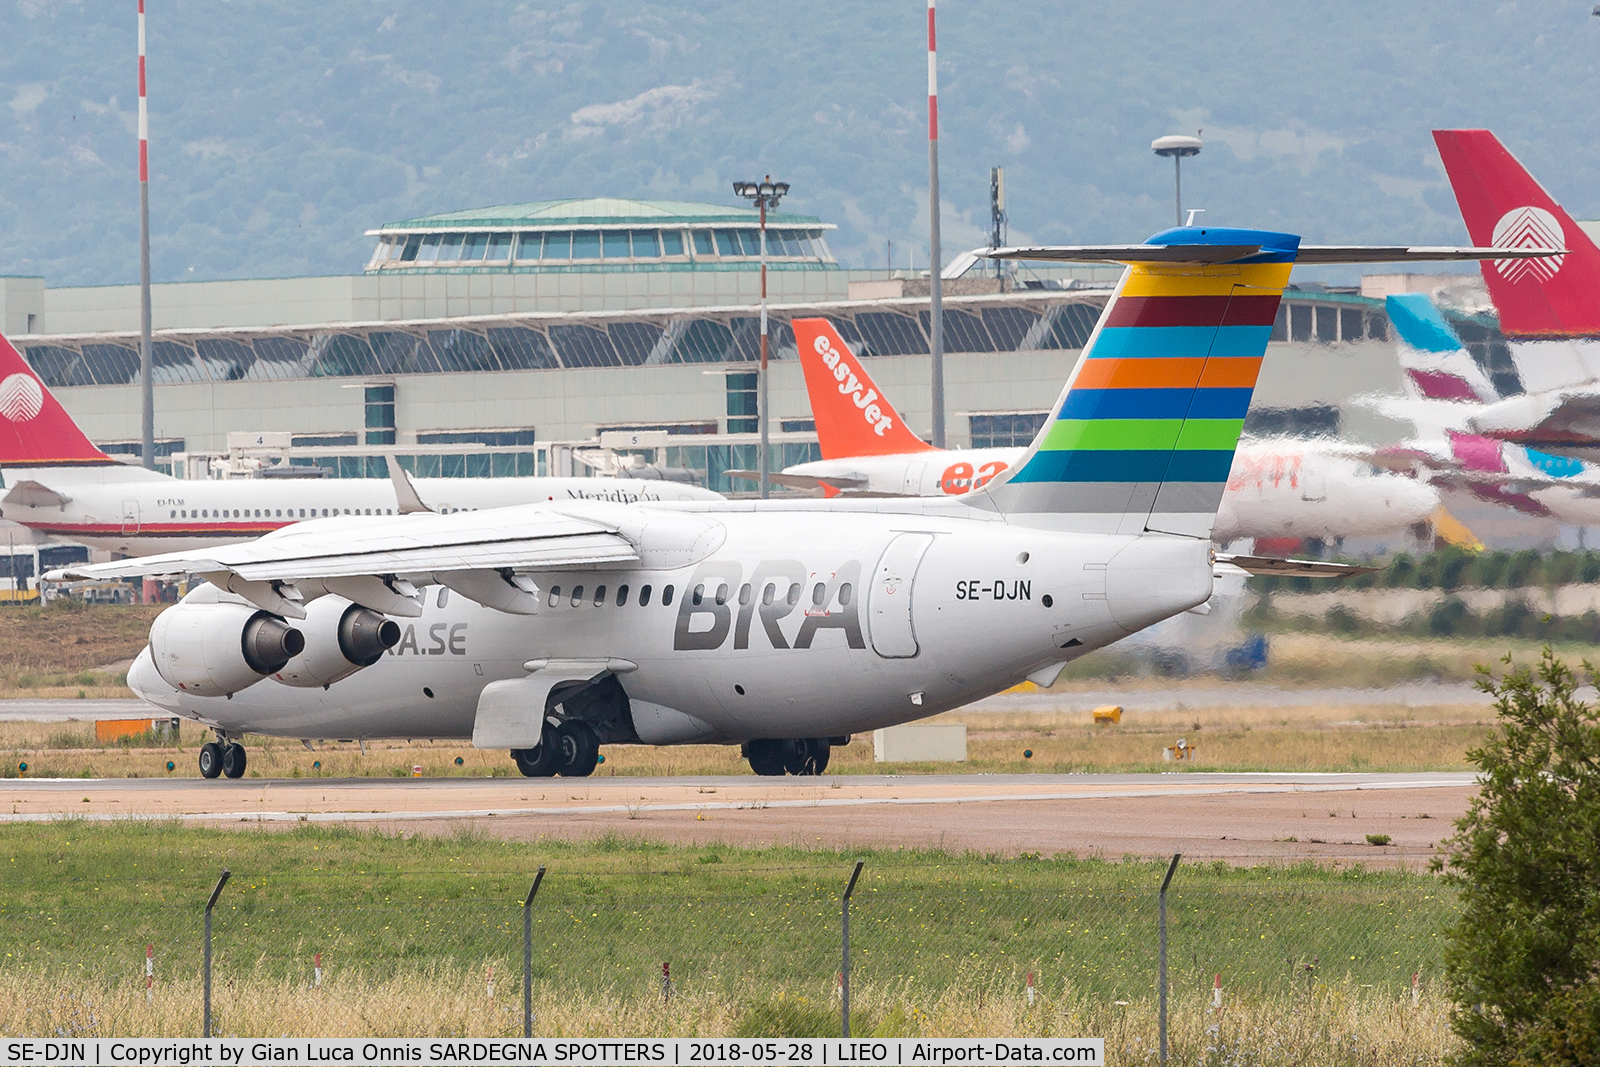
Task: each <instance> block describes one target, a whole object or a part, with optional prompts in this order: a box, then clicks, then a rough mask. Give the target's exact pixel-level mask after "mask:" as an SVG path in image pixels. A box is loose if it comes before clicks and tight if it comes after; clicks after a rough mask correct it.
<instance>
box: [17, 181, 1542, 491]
mask: <svg viewBox="0 0 1600 1067" xmlns="http://www.w3.org/2000/svg"><path fill="white" fill-rule="evenodd" d="M830 229H832V227H831V226H830V225H828V224H827V223H825V222H823V221H822V220H820V219H818V218H815V217H812V216H804V215H794V214H789V213H784V212H777V213H772V214H770V215H769V217H768V228H767V260H768V264H769V267H768V271H769V273H768V279H769V294H770V300H771V342H772V349H771V351H772V355H773V358H774V360H775V362H774V365H773V376H772V383H771V401H772V422H771V431H772V434H773V440H774V442H775V443H776V444H777V445H778V446H779V447H777V448H775V450H774V452H775V454H774V456H773V460H774V466H775V467H776V466H780V465H784V464H789V463H795V462H800V461H803V460H805V459H808V458H815V457H816V455H817V453H816V450H815V434H814V432H813V429H812V424H811V412H810V407H809V403H808V401H807V398H806V392H805V387H804V383H803V381H802V378H801V374H800V369H799V365H798V363H797V362H796V360H795V358H794V355H795V353H794V341H793V334H792V331H791V330H790V328H789V326H788V323H789V321H790V320H791V319H792V318H795V317H798V316H826V317H828V318H829V319H831V320H832V321H833V322H834V323H835V325H836V326H837V327H838V328H839V330H840V332H841V334H842V335H843V336H844V337H845V339H846V340H847V341H849V342H850V343H851V344H852V345H853V346H855V347H857V349H858V351H859V352H860V353H861V354H862V355H863V356H864V357H868V358H870V359H871V360H872V363H871V369H872V373H873V376H874V377H875V378H876V379H877V381H878V383H879V384H880V386H881V387H882V388H883V389H884V391H885V392H886V393H887V394H888V396H889V397H890V398H891V400H892V401H893V402H894V403H895V404H896V405H897V406H898V407H899V408H900V409H901V411H902V413H903V415H904V417H905V418H906V420H907V422H908V424H909V425H910V426H911V427H912V428H913V429H919V428H920V429H922V430H926V428H927V427H928V426H929V425H930V424H931V409H930V407H929V361H928V358H927V356H928V351H929V342H928V327H929V324H930V315H929V301H928V297H927V289H928V281H927V279H926V278H925V277H922V276H921V275H920V274H918V273H917V272H910V271H901V272H891V271H887V270H878V271H862V270H846V269H844V268H842V267H841V266H840V265H839V264H838V263H837V261H836V260H835V259H834V258H833V255H832V253H831V251H830V250H829V248H828V244H827V240H826V233H827V231H828V230H830ZM758 234H759V231H758V224H757V214H756V212H755V211H754V210H753V209H749V208H741V207H724V206H722V205H716V204H693V203H681V202H670V201H646V200H620V199H598V198H597V199H586V200H567V201H551V202H541V203H532V204H518V205H510V206H505V207H491V208H483V209H477V210H472V211H460V212H451V213H446V214H441V215H433V216H427V217H424V218H419V219H411V220H406V221H403V222H397V223H390V224H387V225H384V226H380V227H377V228H375V229H373V230H371V231H369V235H370V236H372V237H373V238H374V248H373V253H372V256H371V258H370V260H369V261H368V263H367V265H366V268H365V270H364V271H363V272H362V273H360V274H353V275H349V276H335V277H324V278H288V279H268V280H259V281H225V282H189V283H177V284H164V285H158V286H155V287H154V294H153V306H154V319H155V324H156V333H155V338H154V352H153V357H154V363H155V375H156V379H155V384H156V389H155V397H156V436H157V442H158V453H159V454H160V455H161V457H162V459H163V462H164V464H165V465H168V466H169V467H172V466H176V468H177V469H176V470H175V472H176V473H187V474H189V475H191V476H194V475H195V474H196V472H197V470H198V469H199V468H197V467H196V466H195V465H194V464H192V463H188V462H187V457H191V456H196V455H199V454H205V453H220V452H223V451H225V450H226V449H227V448H228V444H229V441H228V435H229V434H230V433H252V434H254V433H259V432H262V431H287V432H288V433H289V434H290V435H291V440H292V449H291V454H292V456H293V462H295V463H297V464H300V465H307V466H310V465H314V466H316V467H320V468H323V469H324V470H326V471H327V472H328V473H329V474H330V475H332V476H345V477H350V476H363V475H372V474H377V473H380V472H381V471H382V469H383V468H382V467H381V462H382V461H381V460H380V459H379V458H378V457H379V456H380V455H381V454H383V453H398V454H399V455H400V456H401V462H402V463H403V464H404V465H406V466H407V467H408V468H410V469H413V470H415V471H416V472H418V473H420V474H423V475H442V476H507V475H526V474H536V473H537V474H543V473H552V474H554V473H579V474H581V473H584V470H585V468H584V467H583V465H582V463H581V456H580V455H579V454H580V453H581V452H582V448H581V446H582V445H584V444H585V443H590V444H591V447H592V442H594V439H595V438H596V436H597V435H598V434H600V433H602V432H605V431H608V430H630V431H653V432H654V437H655V438H656V439H661V437H662V435H665V436H666V437H667V438H670V444H669V446H667V447H666V448H665V449H664V451H663V452H661V453H660V454H657V455H655V456H654V457H653V458H655V459H656V460H658V461H660V462H663V463H665V464H666V465H668V466H673V467H685V468H688V469H690V470H692V471H695V472H696V473H697V476H698V477H699V478H700V479H701V480H703V482H704V484H706V485H708V486H709V487H710V488H713V489H718V490H722V491H735V492H738V491H744V490H748V489H749V488H751V487H750V486H748V485H747V484H745V483H740V482H733V481H730V480H729V479H728V477H727V475H726V474H725V472H726V471H727V470H729V469H735V468H749V467H753V466H754V465H755V449H754V442H755V439H756V438H755V435H756V432H757V426H756V420H755V415H756V405H755V398H756V381H755V373H754V368H755V364H756V360H757V358H758V351H759V347H758V346H759V318H758V310H757V306H756V305H757V302H758V299H759V294H760V272H759V262H760V259H759V251H760V249H759V243H758V240H759V236H758ZM979 269H981V268H975V270H974V272H972V273H974V274H976V273H977V271H978V270H979ZM1118 273H1119V269H1118V268H1115V267H1106V266H1084V267H1066V268H1062V267H1056V268H1052V269H1049V270H1046V271H1032V270H1027V269H1024V270H1023V271H1021V272H1020V273H1018V274H1014V275H1009V276H1004V277H996V276H995V275H994V273H993V272H992V271H991V272H989V273H988V274H985V275H984V276H981V277H972V276H971V275H969V276H968V277H963V278H960V279H954V280H950V281H947V282H946V283H945V294H946V295H945V301H944V306H945V329H944V335H945V349H946V352H947V362H946V388H947V396H948V404H949V411H948V425H949V427H950V443H951V444H952V445H953V446H957V445H966V444H971V445H975V446H983V445H1011V444H1025V443H1027V441H1029V440H1030V439H1031V438H1032V436H1033V433H1034V431H1035V430H1036V429H1037V427H1038V426H1039V425H1040V423H1041V422H1042V420H1043V418H1044V413H1045V411H1046V410H1047V409H1048V408H1049V407H1050V405H1051V404H1052V402H1053V401H1054V400H1055V398H1056V396H1057V394H1058V393H1059V392H1060V389H1061V385H1062V382H1063V380H1064V379H1065V376H1066V374H1067V373H1068V371H1069V370H1070V369H1071V367H1072V365H1073V363H1074V362H1075V360H1076V359H1077V356H1078V352H1079V350H1080V349H1081V348H1082V346H1083V344H1084V342H1085V340H1086V339H1087V337H1088V335H1089V332H1090V330H1091V329H1092V328H1093V326H1094V323H1095V321H1096V319H1097V318H1098V316H1099V314H1100V310H1101V309H1102V308H1103V307H1104V305H1105V302H1106V300H1107V299H1108V297H1109V295H1110V287H1111V285H1112V284H1113V283H1114V281H1115V279H1116V277H1117V276H1118ZM1369 280H1370V279H1369ZM1378 283H1379V284H1377V285H1376V286H1375V287H1369V291H1368V292H1367V294H1366V295H1363V294H1362V293H1361V292H1358V291H1327V290H1325V289H1323V288H1322V287H1320V286H1307V287H1305V288H1303V289H1299V290H1291V292H1290V293H1289V295H1288V296H1287V297H1286V299H1285V300H1284V303H1283V306H1282V308H1281V310H1280V314H1279V318H1278V322H1277V325H1276V327H1275V329H1274V331H1273V335H1272V341H1273V343H1272V344H1270V345H1269V347H1268V352H1267V359H1266V363H1265V365H1264V367H1263V370H1262V374H1261V378H1260V383H1259V386H1258V389H1257V394H1256V400H1255V402H1254V404H1253V405H1252V409H1251V413H1250V419H1249V420H1248V421H1247V424H1246V425H1247V429H1249V430H1253V431H1255V432H1258V433H1283V432H1287V433H1306V434H1312V433H1342V434H1344V435H1345V436H1348V437H1352V438H1355V439H1358V440H1367V441H1369V442H1372V443H1379V442H1382V441H1387V440H1393V439H1395V438H1397V437H1399V436H1401V435H1403V434H1404V433H1405V432H1406V430H1407V429H1408V427H1406V426H1403V425H1398V424H1390V423H1388V422H1386V421H1385V420H1383V419H1382V418H1381V417H1380V416H1377V415H1375V414H1373V413H1371V412H1370V411H1367V410H1366V409H1364V408H1361V407H1358V406H1352V405H1350V404H1348V401H1349V399H1350V398H1351V397H1352V395H1354V394H1355V393H1359V392H1393V391H1397V390H1398V388H1399V385H1400V374H1399V368H1398V364H1397V362H1396V359H1395V355H1394V349H1393V345H1392V343H1390V342H1389V332H1388V323H1387V320H1386V318H1385V315H1384V312H1383V301H1382V299H1381V295H1382V294H1381V290H1382V288H1383V285H1384V284H1388V285H1390V286H1391V287H1393V288H1401V287H1404V285H1405V284H1406V283H1405V282H1404V281H1403V280H1400V281H1394V280H1389V281H1384V280H1381V279H1380V280H1378ZM1456 319H1457V325H1458V328H1459V329H1460V331H1461V333H1462V335H1463V337H1464V338H1466V339H1467V340H1468V341H1469V346H1470V347H1471V348H1472V349H1473V350H1474V354H1475V355H1476V356H1477V357H1478V359H1479V360H1480V362H1482V363H1483V364H1484V366H1485V368H1486V369H1488V370H1489V371H1490V373H1491V374H1493V375H1494V376H1495V377H1496V378H1497V380H1498V381H1499V383H1500V384H1501V385H1502V387H1503V388H1511V389H1515V388H1516V382H1515V372H1514V371H1513V370H1512V369H1511V367H1510V362H1509V357H1508V355H1507V353H1506V352H1505V351H1504V346H1503V344H1501V343H1500V341H1499V335H1498V333H1497V332H1496V331H1495V329H1494V324H1493V319H1492V317H1491V316H1487V315H1481V314H1458V315H1457V316H1456ZM0 321H3V322H4V326H5V329H6V332H7V335H8V336H9V337H10V338H11V339H12V341H13V342H14V343H15V344H16V345H17V347H18V348H19V349H21V350H22V351H23V352H24V354H25V356H26V358H27V359H28V361H29V362H30V363H31V364H32V365H33V367H34V368H35V369H36V370H37V371H38V373H39V374H40V376H41V377H42V378H43V379H44V380H45V381H46V382H47V383H48V384H49V385H50V386H51V388H52V389H53V390H55V391H56V394H57V396H58V397H59V398H60V399H61V401H62V403H63V404H64V405H65V406H66V408H67V410H68V411H69V412H70V413H71V414H72V415H73V417H74V418H76V419H77V420H78V421H79V423H80V424H81V425H82V426H83V427H84V428H85V430H86V431H87V432H88V433H89V435H90V436H91V437H92V438H94V439H95V440H96V442H97V443H100V444H101V445H102V447H104V448H106V449H107V450H108V451H113V452H121V453H127V454H134V453H136V452H137V451H138V437H139V393H140V390H139V354H138V347H139V340H138V331H137V324H138V289H137V287H136V286H105V287H89V288H69V289H50V288H46V287H45V285H44V280H43V279H38V278H5V279H0ZM175 457H177V458H181V459H183V460H184V461H185V462H178V463H176V464H175V463H174V459H175Z"/></svg>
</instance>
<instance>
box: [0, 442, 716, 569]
mask: <svg viewBox="0 0 1600 1067" xmlns="http://www.w3.org/2000/svg"><path fill="white" fill-rule="evenodd" d="M5 476H6V484H7V485H8V486H15V485H16V484H17V482H18V481H21V480H25V479H32V480H36V481H39V482H40V483H42V484H44V485H46V486H47V487H48V488H49V489H50V490H52V491H53V492H55V493H56V494H58V495H59V496H61V497H64V498H66V500H65V502H64V503H61V504H51V503H41V504H26V503H4V502H0V518H3V519H9V520H10V521H12V522H15V523H20V524H21V525H23V526H27V527H29V528H30V529H33V530H36V531H38V532H40V533H44V534H48V535H49V536H50V537H52V538H54V539H56V540H60V541H75V542H78V543H80V544H85V545H90V546H92V547H94V548H101V549H106V550H108V551H111V552H116V553H119V554H121V555H125V556H147V555H153V554H156V553H160V552H178V551H182V550H184V549H193V548H211V547H215V546H217V545H227V544H235V543H238V542H240V541H248V540H251V539H252V538H256V537H260V536H261V535H262V534H266V533H270V532H271V531H273V530H277V529H281V528H282V527H284V526H288V525H291V524H293V523H296V522H301V521H304V520H307V519H313V518H324V517H331V516H334V515H393V514H394V513H395V511H396V508H397V504H396V497H395V488H394V484H393V483H392V482H390V481H389V480H388V479H386V478H330V479H322V478H304V479H301V478H296V479H275V478H260V479H237V480H231V481H210V480H203V481H202V480H195V481H187V480H183V479H179V478H169V477H167V476H165V475H161V474H156V473H153V472H148V471H143V470H140V469H138V468H128V467H123V466H120V465H118V466H111V467H91V468H82V469H76V470H73V469H64V470H42V469H31V470H30V469H18V468H9V467H8V468H6V470H5ZM412 484H413V485H414V486H415V487H416V490H417V495H418V496H419V497H421V499H422V501H423V503H425V504H426V505H427V506H428V507H429V508H432V509H433V510H435V511H438V512H441V513H446V514H448V513H451V512H456V511H477V510H481V509H483V508H497V507H505V506H508V505H512V504H530V503H534V502H536V501H573V500H610V501H615V502H619V503H634V502H637V501H640V500H645V501H660V500H717V499H720V495H719V494H717V493H713V492H711V491H709V490H706V489H701V488H699V487H697V486H691V485H683V484H680V483H676V482H668V481H656V480H645V479H633V478H418V479H413V481H412Z"/></svg>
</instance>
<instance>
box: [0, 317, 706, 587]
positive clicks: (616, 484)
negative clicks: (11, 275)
mask: <svg viewBox="0 0 1600 1067" xmlns="http://www.w3.org/2000/svg"><path fill="white" fill-rule="evenodd" d="M0 476H3V479H4V480H3V488H4V494H3V495H0V518H5V519H10V520H11V521H12V522H16V523H20V524H21V525H23V526H27V527H29V528H30V529H33V530H36V531H38V532H40V533H44V534H48V535H49V536H51V537H52V538H56V539H59V540H65V541H75V542H80V543H82V544H86V545H90V546H92V547H95V548H102V549H107V550H109V551H112V552H116V553H120V554H122V555H133V556H137V555H146V554H149V553H153V552H170V551H176V550H179V549H185V548H206V547H210V546H214V545H226V544H233V543H235V542H238V541H246V540H249V539H251V538H253V537H260V536H261V535H262V534H264V533H268V532H270V531H272V530H277V529H281V528H283V527H285V526H288V525H290V524H291V523H295V522H300V521H303V520H307V519H312V518H327V517H331V516H334V515H341V516H343V515H349V516H352V517H354V516H357V515H360V516H362V517H366V516H377V515H392V514H395V513H396V512H398V511H400V510H403V509H404V508H405V507H406V506H407V504H408V503H412V506H417V505H416V504H415V503H413V502H407V501H403V500H402V499H401V498H400V496H399V495H398V494H399V493H400V492H403V490H401V489H398V488H397V486H396V485H395V484H394V483H393V482H391V481H390V480H388V479H383V478H336V479H328V480H320V479H303V480H302V479H285V480H279V479H266V478H263V479H244V480H237V481H189V480H184V479H180V478H173V477H170V476H169V475H166V474H161V473H159V472H157V471H150V470H145V469H144V468H142V467H137V466H130V465H129V464H126V463H121V462H118V461H117V460H115V459H113V458H112V457H110V456H108V455H106V454H105V453H104V452H102V451H100V449H98V448H96V447H95V446H94V443H93V442H91V441H90V440H89V438H88V437H87V436H86V435H85V434H84V432H83V431H82V430H81V429H79V428H78V426H77V424H76V423H74V422H73V421H72V417H71V416H70V415H68V414H67V412H66V410H65V409H64V408H62V406H61V404H60V403H59V402H58V401H57V400H56V398H55V397H54V396H52V395H51V393H50V390H49V388H48V387H47V386H46V385H45V384H44V382H43V381H41V380H40V378H39V376H38V375H37V374H35V373H34V370H33V368H32V367H30V366H28V363H27V361H26V360H24V359H23V358H22V356H21V355H20V354H19V353H18V352H17V350H16V349H15V348H14V347H13V346H12V345H11V343H10V342H9V341H7V340H6V339H5V338H3V337H0ZM414 486H415V490H416V496H418V497H420V505H421V506H425V507H427V508H429V509H432V510H436V511H444V512H455V511H473V510H477V509H479V508H490V507H504V506H505V505H508V504H525V503H531V502H532V501H535V500H545V501H554V500H611V501H617V502H622V503H630V502H634V501H639V500H720V499H721V495H720V494H718V493H713V492H710V491H709V490H706V489H701V488H699V487H698V486H693V485H683V484H679V483H677V482H672V481H664V480H646V479H642V478H631V477H618V478H424V479H419V480H418V481H417V482H416V483H414Z"/></svg>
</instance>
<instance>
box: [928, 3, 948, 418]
mask: <svg viewBox="0 0 1600 1067" xmlns="http://www.w3.org/2000/svg"><path fill="white" fill-rule="evenodd" d="M933 3H934V0H928V252H929V255H928V293H929V296H930V298H931V303H930V306H929V308H928V312H929V317H930V321H931V323H932V325H931V327H930V329H929V331H928V350H929V353H930V355H931V356H932V357H933V359H932V367H931V371H932V374H931V377H932V380H933V447H934V448H943V447H944V446H945V436H944V292H943V287H942V286H941V284H940V278H939V271H940V268H941V267H942V266H943V263H944V260H943V257H942V256H941V255H940V254H939V51H938V47H937V42H936V38H935V35H934V31H933Z"/></svg>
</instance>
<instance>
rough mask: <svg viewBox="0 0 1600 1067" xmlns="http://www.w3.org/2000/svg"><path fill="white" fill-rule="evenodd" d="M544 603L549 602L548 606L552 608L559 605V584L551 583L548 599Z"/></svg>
mask: <svg viewBox="0 0 1600 1067" xmlns="http://www.w3.org/2000/svg"><path fill="white" fill-rule="evenodd" d="M546 603H547V604H549V605H550V607H552V608H554V607H559V606H560V604H561V587H560V586H559V585H552V586H551V587H550V599H549V600H547V601H546Z"/></svg>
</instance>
